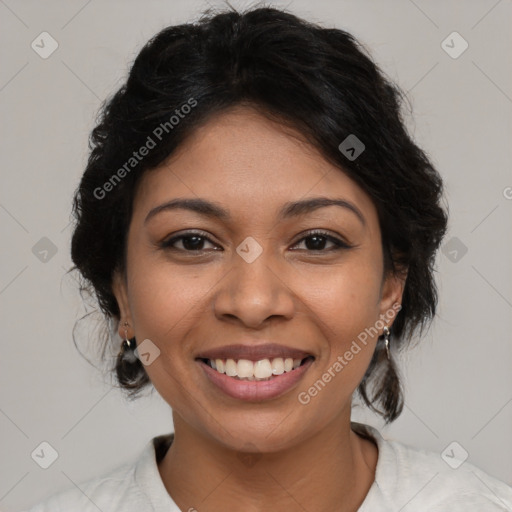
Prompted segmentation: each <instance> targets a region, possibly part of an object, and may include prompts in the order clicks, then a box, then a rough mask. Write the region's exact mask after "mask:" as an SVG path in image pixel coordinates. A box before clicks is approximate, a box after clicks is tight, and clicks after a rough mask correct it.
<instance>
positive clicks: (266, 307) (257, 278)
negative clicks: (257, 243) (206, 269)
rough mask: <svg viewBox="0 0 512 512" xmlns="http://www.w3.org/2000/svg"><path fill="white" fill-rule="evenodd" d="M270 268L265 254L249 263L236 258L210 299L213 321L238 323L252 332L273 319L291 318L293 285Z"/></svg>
mask: <svg viewBox="0 0 512 512" xmlns="http://www.w3.org/2000/svg"><path fill="white" fill-rule="evenodd" d="M273 267H276V265H274V266H273ZM273 267H272V266H271V261H270V258H267V257H266V254H265V250H264V251H263V253H262V254H261V255H260V256H259V257H258V258H257V259H256V260H254V261H252V262H251V263H248V262H247V261H245V260H244V259H243V258H241V257H240V256H238V254H237V255H235V257H234V262H233V265H232V267H231V269H230V271H229V272H228V274H227V275H226V276H225V277H224V279H222V280H221V282H220V288H219V289H218V291H217V293H216V294H215V295H214V298H213V301H214V303H213V309H214V312H215V315H216V317H217V318H218V319H219V320H222V321H236V322H241V323H242V324H244V325H245V326H246V327H250V328H252V329H258V328H261V327H263V326H265V325H266V324H267V323H268V322H269V321H270V320H268V319H270V318H272V317H280V318H281V319H287V320H289V319H291V318H293V315H294V311H295V307H296V306H295V305H296V299H295V298H294V293H293V291H292V284H293V283H287V282H285V277H284V276H283V273H282V272H281V273H279V272H278V270H277V269H276V268H273Z"/></svg>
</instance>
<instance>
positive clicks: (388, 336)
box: [384, 325, 391, 361]
mask: <svg viewBox="0 0 512 512" xmlns="http://www.w3.org/2000/svg"><path fill="white" fill-rule="evenodd" d="M390 339H391V332H390V330H389V329H388V326H387V325H386V326H385V327H384V344H385V346H386V356H387V358H388V361H391V355H390V353H389V341H390Z"/></svg>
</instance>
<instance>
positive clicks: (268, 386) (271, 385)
mask: <svg viewBox="0 0 512 512" xmlns="http://www.w3.org/2000/svg"><path fill="white" fill-rule="evenodd" d="M313 361H314V359H308V360H307V361H306V362H305V363H304V364H303V365H301V366H299V367H298V368H296V369H295V370H292V371H290V372H285V373H282V374H281V375H276V376H274V377H273V378H272V379H270V380H261V381H250V380H238V379H236V378H234V377H230V376H229V375H226V374H225V373H219V372H218V371H217V370H214V369H213V368H212V367H211V366H210V365H208V364H206V363H205V362H203V361H201V360H197V362H198V363H199V365H200V366H201V368H202V369H203V371H204V373H205V374H206V376H207V377H208V378H209V379H210V381H211V382H212V383H213V384H215V385H216V386H217V387H218V388H219V389H220V390H221V391H224V393H226V395H228V396H230V397H232V398H237V399H239V400H246V401H248V402H261V401H263V400H269V399H271V398H277V397H278V396H281V395H283V394H284V393H286V392H287V391H289V390H290V389H291V388H292V387H293V386H295V384H297V382H299V380H300V379H301V378H302V377H303V375H304V374H305V373H306V372H307V371H308V369H309V367H310V366H311V364H312V363H313Z"/></svg>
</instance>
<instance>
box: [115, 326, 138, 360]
mask: <svg viewBox="0 0 512 512" xmlns="http://www.w3.org/2000/svg"><path fill="white" fill-rule="evenodd" d="M123 326H124V339H123V341H122V342H121V350H120V351H119V355H121V356H122V355H123V354H124V352H125V351H126V350H132V349H134V348H135V346H132V340H129V339H128V330H127V327H129V324H128V322H124V324H123ZM133 341H134V343H133V345H135V340H133Z"/></svg>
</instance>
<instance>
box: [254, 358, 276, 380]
mask: <svg viewBox="0 0 512 512" xmlns="http://www.w3.org/2000/svg"><path fill="white" fill-rule="evenodd" d="M254 376H255V377H256V378H257V379H268V378H269V377H271V376H272V366H271V365H270V361H269V360H268V359H262V360H261V361H256V362H255V363H254Z"/></svg>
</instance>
